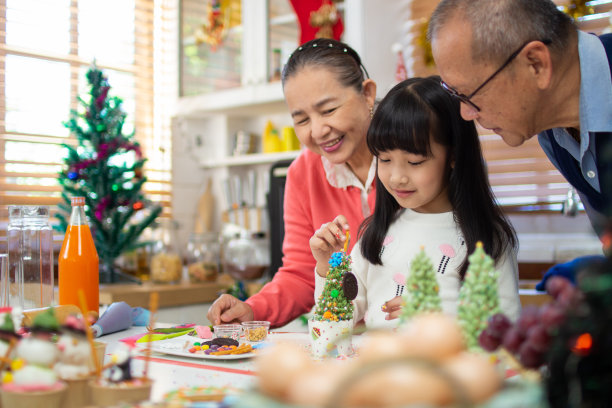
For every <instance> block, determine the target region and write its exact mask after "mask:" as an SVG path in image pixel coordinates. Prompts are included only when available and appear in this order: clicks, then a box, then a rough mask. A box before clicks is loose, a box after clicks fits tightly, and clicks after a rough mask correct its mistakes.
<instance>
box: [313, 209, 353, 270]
mask: <svg viewBox="0 0 612 408" xmlns="http://www.w3.org/2000/svg"><path fill="white" fill-rule="evenodd" d="M348 230H349V225H348V221H347V220H346V218H345V217H344V215H339V216H337V217H336V218H334V220H333V221H331V222H328V223H325V224H323V225H321V228H319V229H318V230H316V231H315V233H314V235H313V236H312V237H311V238H310V241H309V243H310V250H311V251H312V256H313V257H314V259H315V261H317V266H316V271H317V273H318V274H319V275H320V276H322V277H325V276H327V271H329V263H328V262H329V258H330V257H331V255H332V254H333V253H334V252H337V251H341V250H342V249H343V247H344V243H345V241H346V231H348Z"/></svg>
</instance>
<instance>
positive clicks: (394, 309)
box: [382, 296, 404, 320]
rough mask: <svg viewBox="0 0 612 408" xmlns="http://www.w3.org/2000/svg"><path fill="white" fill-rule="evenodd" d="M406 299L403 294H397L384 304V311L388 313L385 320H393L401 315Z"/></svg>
mask: <svg viewBox="0 0 612 408" xmlns="http://www.w3.org/2000/svg"><path fill="white" fill-rule="evenodd" d="M403 302H404V299H402V297H401V296H396V297H394V298H393V299H391V300H387V301H386V302H385V303H384V304H383V305H382V311H383V312H385V313H387V315H386V316H385V320H393V319H397V318H398V317H400V314H401V313H402V307H403Z"/></svg>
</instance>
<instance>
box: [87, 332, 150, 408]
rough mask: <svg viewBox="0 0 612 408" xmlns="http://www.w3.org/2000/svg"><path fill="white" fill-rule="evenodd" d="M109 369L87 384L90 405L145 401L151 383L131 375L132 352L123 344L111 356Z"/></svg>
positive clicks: (147, 397)
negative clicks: (89, 393)
mask: <svg viewBox="0 0 612 408" xmlns="http://www.w3.org/2000/svg"><path fill="white" fill-rule="evenodd" d="M111 364H112V365H111V367H110V368H108V369H107V370H105V371H104V374H105V375H104V376H103V377H102V378H99V379H94V380H91V381H90V382H89V389H90V392H91V403H92V405H96V406H108V405H116V404H119V403H134V402H139V401H147V400H148V399H149V396H150V395H151V386H152V382H151V380H150V379H149V378H146V377H134V376H133V375H132V350H131V348H130V347H129V346H128V345H127V344H124V343H121V344H119V345H118V346H117V348H116V349H115V351H114V352H113V354H112V355H111Z"/></svg>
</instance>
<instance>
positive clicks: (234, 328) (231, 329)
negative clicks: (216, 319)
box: [213, 324, 242, 340]
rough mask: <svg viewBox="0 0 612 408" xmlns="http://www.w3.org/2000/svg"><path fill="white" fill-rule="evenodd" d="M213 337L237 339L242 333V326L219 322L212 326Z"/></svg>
mask: <svg viewBox="0 0 612 408" xmlns="http://www.w3.org/2000/svg"><path fill="white" fill-rule="evenodd" d="M213 332H214V334H215V338H228V339H234V340H239V339H240V336H241V335H242V326H241V325H239V324H220V325H218V326H214V327H213Z"/></svg>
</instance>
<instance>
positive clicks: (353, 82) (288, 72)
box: [281, 38, 368, 92]
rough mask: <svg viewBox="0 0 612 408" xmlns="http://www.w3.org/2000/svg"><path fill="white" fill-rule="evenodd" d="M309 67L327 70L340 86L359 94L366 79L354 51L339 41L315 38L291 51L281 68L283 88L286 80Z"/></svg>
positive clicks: (366, 76)
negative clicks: (333, 75) (335, 77)
mask: <svg viewBox="0 0 612 408" xmlns="http://www.w3.org/2000/svg"><path fill="white" fill-rule="evenodd" d="M310 66H319V67H325V68H328V69H329V70H331V71H333V72H334V73H335V74H336V75H337V76H338V80H339V81H340V83H341V84H342V85H344V86H346V87H353V88H355V89H356V90H357V91H358V92H361V90H362V83H363V81H364V80H365V79H366V78H368V71H366V69H365V67H364V66H363V64H362V63H361V58H359V54H357V52H356V51H355V50H354V49H352V48H351V47H349V46H348V45H347V44H345V43H343V42H340V41H336V40H332V39H329V38H316V39H314V40H311V41H308V42H306V43H304V44H302V45H300V46H299V47H298V48H296V49H295V51H293V54H291V57H289V60H288V61H287V63H286V64H285V66H284V67H283V72H282V74H281V81H282V83H283V86H285V82H286V81H287V79H289V78H291V77H292V76H293V75H295V74H296V73H298V72H300V71H301V70H302V69H303V68H305V67H310Z"/></svg>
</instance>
